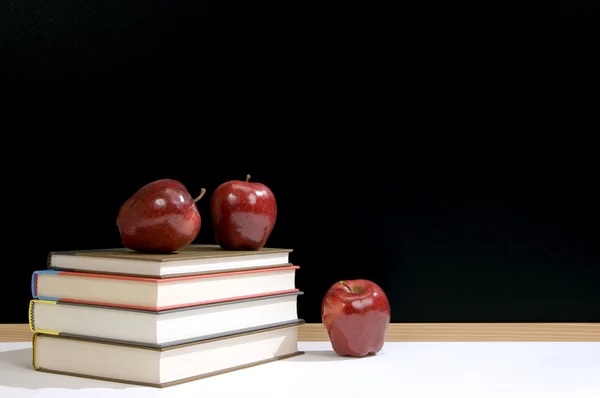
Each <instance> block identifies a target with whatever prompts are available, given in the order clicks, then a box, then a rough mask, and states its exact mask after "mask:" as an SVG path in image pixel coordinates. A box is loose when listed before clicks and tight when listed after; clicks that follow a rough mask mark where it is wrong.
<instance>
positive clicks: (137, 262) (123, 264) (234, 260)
mask: <svg viewBox="0 0 600 398" xmlns="http://www.w3.org/2000/svg"><path fill="white" fill-rule="evenodd" d="M291 252H292V249H276V248H262V249H260V250H224V249H222V248H221V247H219V246H218V245H196V244H194V245H188V246H186V247H184V248H182V249H181V250H178V251H177V252H175V253H170V254H150V253H138V252H135V251H133V250H129V249H125V248H114V249H99V250H73V251H55V252H50V253H49V254H48V264H47V268H48V269H50V270H62V271H81V272H89V273H92V272H95V273H101V274H117V275H132V276H145V277H153V278H169V277H174V276H184V275H197V274H201V273H216V272H226V271H240V270H250V269H257V268H265V267H275V266H278V267H280V266H283V265H290V260H289V256H290V253H291Z"/></svg>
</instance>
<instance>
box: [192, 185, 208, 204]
mask: <svg viewBox="0 0 600 398" xmlns="http://www.w3.org/2000/svg"><path fill="white" fill-rule="evenodd" d="M205 193H206V188H201V189H200V195H198V197H197V198H196V199H194V203H196V202H197V201H199V200H200V199H202V197H203V196H204V194H205Z"/></svg>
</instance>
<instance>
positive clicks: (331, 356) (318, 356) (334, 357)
mask: <svg viewBox="0 0 600 398" xmlns="http://www.w3.org/2000/svg"><path fill="white" fill-rule="evenodd" d="M356 359H360V358H354V357H342V356H339V355H338V354H336V353H335V351H333V350H331V351H329V350H316V351H306V350H305V351H304V354H303V355H298V356H295V357H292V358H289V359H286V361H296V362H326V361H349V360H356Z"/></svg>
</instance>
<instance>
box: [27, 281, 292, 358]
mask: <svg viewBox="0 0 600 398" xmlns="http://www.w3.org/2000/svg"><path fill="white" fill-rule="evenodd" d="M302 294H303V292H294V293H285V294H277V295H269V296H263V297H254V298H249V299H242V300H232V301H227V302H223V303H212V304H205V305H199V306H194V307H185V308H178V309H171V310H164V311H150V310H140V309H128V308H121V307H110V306H96V305H90V304H80V303H67V302H60V301H56V300H40V299H33V300H30V302H29V311H28V318H29V329H30V330H31V332H32V333H34V334H36V333H38V334H49V335H55V336H64V337H78V338H86V339H89V340H94V341H106V342H112V343H121V344H128V345H132V346H144V347H152V348H166V347H170V346H176V345H180V344H187V343H191V342H195V341H202V340H207V339H208V340H210V339H214V338H218V337H226V336H229V335H235V334H240V333H245V332H251V331H254V330H260V329H265V328H267V329H268V328H271V327H275V326H282V325H287V324H294V323H296V322H298V321H299V319H298V318H296V319H292V320H286V321H281V322H272V323H268V324H262V325H259V326H254V327H245V328H241V329H233V330H226V331H221V332H219V333H212V334H207V335H202V336H196V337H194V338H187V339H183V340H174V341H170V342H168V343H164V344H152V343H148V342H142V341H135V340H131V337H132V336H131V335H132V334H134V333H135V332H137V331H134V332H133V333H132V332H131V331H129V332H127V333H126V334H127V336H128V337H129V340H128V339H124V338H123V339H121V338H118V339H117V338H106V337H100V336H98V335H99V334H101V333H96V334H97V335H94V333H93V332H88V333H86V334H78V333H69V332H65V331H62V330H48V329H41V328H39V327H38V326H37V324H36V307H38V306H43V305H56V306H66V307H79V308H84V309H85V308H90V309H92V310H99V309H106V310H109V311H119V312H122V313H124V314H125V315H126V316H127V317H128V319H129V318H133V317H132V316H131V315H128V314H132V315H133V314H136V313H137V314H147V315H150V316H155V317H158V316H160V315H168V314H181V315H182V316H184V317H186V319H188V318H187V317H189V316H190V315H188V314H190V313H193V312H194V311H196V310H202V309H211V308H215V307H221V308H222V309H223V311H227V309H228V307H233V306H235V305H239V304H244V303H256V304H257V305H259V306H260V305H261V304H262V303H263V302H265V301H269V300H278V299H284V298H287V297H297V296H300V295H302ZM294 302H295V301H294ZM294 305H295V304H294ZM271 318H273V317H271ZM53 319H55V318H53ZM97 321H101V319H98V318H97V315H96V317H95V319H94V322H97ZM94 322H91V323H90V324H91V325H92V326H93V325H94ZM154 323H156V322H154ZM254 323H255V324H256V323H257V322H254ZM94 327H95V328H98V325H97V324H96V325H95V326H94ZM107 327H108V326H107ZM75 329H76V328H75ZM109 329H111V330H112V328H110V327H109ZM72 330H73V328H72ZM113 334H114V333H113Z"/></svg>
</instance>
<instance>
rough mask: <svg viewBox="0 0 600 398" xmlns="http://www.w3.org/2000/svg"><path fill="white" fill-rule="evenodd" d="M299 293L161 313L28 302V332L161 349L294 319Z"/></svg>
mask: <svg viewBox="0 0 600 398" xmlns="http://www.w3.org/2000/svg"><path fill="white" fill-rule="evenodd" d="M301 294H302V293H301V292H295V293H286V294H277V295H272V296H263V297H256V298H251V299H243V300H234V301H228V302H222V303H215V304H206V305H200V306H195V307H186V308H182V309H174V310H165V311H146V310H131V309H123V308H117V307H102V306H92V305H87V304H75V303H65V302H59V301H48V300H31V302H30V306H29V327H30V329H31V331H32V332H33V333H41V334H52V335H58V336H65V337H80V338H88V339H92V340H103V341H108V342H116V343H123V344H131V345H139V346H147V347H155V348H165V347H170V346H174V345H179V344H184V343H190V342H193V341H197V340H206V339H212V338H215V337H224V336H228V335H231V334H237V333H241V332H247V331H252V330H255V329H258V328H264V327H266V326H277V325H280V324H285V323H289V322H295V321H297V319H298V311H297V301H298V296H299V295H301Z"/></svg>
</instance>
